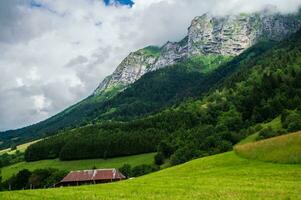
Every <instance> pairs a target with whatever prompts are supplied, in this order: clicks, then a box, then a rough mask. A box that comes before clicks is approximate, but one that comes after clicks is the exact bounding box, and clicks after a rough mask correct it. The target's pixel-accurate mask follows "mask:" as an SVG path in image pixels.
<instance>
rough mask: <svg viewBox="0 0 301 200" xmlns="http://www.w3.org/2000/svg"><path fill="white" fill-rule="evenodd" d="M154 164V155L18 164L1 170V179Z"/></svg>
mask: <svg viewBox="0 0 301 200" xmlns="http://www.w3.org/2000/svg"><path fill="white" fill-rule="evenodd" d="M153 162H154V153H148V154H141V155H135V156H126V157H118V158H111V159H107V160H104V159H91V160H77V161H59V160H58V159H54V160H42V161H37V162H30V163H28V162H20V163H17V164H14V165H10V166H7V167H4V168H2V169H1V173H2V178H3V179H4V180H5V179H7V178H10V177H11V176H12V175H13V174H17V173H18V172H19V171H20V170H22V169H28V170H30V171H33V170H35V169H45V168H49V167H51V168H56V169H60V170H67V171H71V170H80V169H92V168H93V167H94V166H95V167H97V168H120V167H121V166H122V165H124V164H126V163H127V164H130V165H131V166H137V165H142V164H152V163H153Z"/></svg>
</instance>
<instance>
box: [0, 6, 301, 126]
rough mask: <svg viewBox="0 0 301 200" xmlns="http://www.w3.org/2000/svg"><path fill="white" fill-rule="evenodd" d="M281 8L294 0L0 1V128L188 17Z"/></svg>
mask: <svg viewBox="0 0 301 200" xmlns="http://www.w3.org/2000/svg"><path fill="white" fill-rule="evenodd" d="M267 4H273V5H276V6H277V7H278V8H279V10H280V11H281V12H283V13H287V12H293V11H296V10H297V8H298V7H299V6H300V4H301V2H300V0H286V1H283V0H253V1H245V0H210V1H208V0H135V1H134V4H133V5H132V7H130V6H127V5H126V6H123V5H121V4H114V5H112V6H107V5H106V4H105V3H104V2H103V1H101V0H72V2H71V1H67V0H35V1H33V0H4V1H0V52H1V54H0V71H1V77H0V130H6V129H13V128H18V127H22V126H25V125H29V124H32V123H36V122H38V121H40V120H43V119H46V118H48V117H49V116H52V115H54V114H56V113H57V112H59V111H61V110H63V109H65V108H66V107H68V106H70V105H72V104H74V103H76V102H78V101H80V100H81V99H83V98H85V97H87V96H88V95H90V94H91V93H92V92H93V90H94V89H95V88H96V87H97V85H98V84H99V82H100V81H101V80H102V79H103V78H104V77H105V76H107V75H109V74H110V73H112V72H113V70H114V69H115V68H116V66H117V65H118V64H119V63H120V62H121V61H122V59H123V58H124V57H125V56H127V55H128V54H129V53H130V52H131V51H134V50H136V49H139V48H142V47H144V46H147V45H150V44H155V45H163V44H164V43H165V42H166V41H168V40H169V41H179V40H180V39H182V38H183V37H184V36H185V34H186V32H187V27H188V26H189V25H190V22H191V20H192V18H194V17H195V16H198V15H202V14H203V13H205V12H208V11H211V12H213V13H215V14H219V15H221V14H229V13H235V12H236V13H237V12H249V11H257V10H260V9H262V8H264V6H266V5H267Z"/></svg>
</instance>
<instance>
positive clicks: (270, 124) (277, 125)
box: [238, 116, 282, 144]
mask: <svg viewBox="0 0 301 200" xmlns="http://www.w3.org/2000/svg"><path fill="white" fill-rule="evenodd" d="M260 125H261V127H262V128H268V127H271V128H272V129H273V130H280V129H281V128H282V124H281V118H280V116H279V117H276V118H275V119H273V120H272V121H270V122H267V123H262V124H260ZM259 132H260V131H257V132H255V133H253V134H252V135H249V136H247V137H246V138H245V139H243V140H241V141H240V142H239V143H238V144H247V143H250V142H255V141H256V140H257V139H258V136H259Z"/></svg>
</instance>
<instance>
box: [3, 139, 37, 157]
mask: <svg viewBox="0 0 301 200" xmlns="http://www.w3.org/2000/svg"><path fill="white" fill-rule="evenodd" d="M38 141H40V140H35V141H32V142H28V143H25V144H21V145H18V146H17V148H16V149H15V150H11V149H10V148H8V149H3V150H0V155H1V154H4V153H8V154H14V153H16V151H19V152H21V153H23V152H25V150H26V149H27V147H29V146H30V145H32V144H34V143H36V142H38Z"/></svg>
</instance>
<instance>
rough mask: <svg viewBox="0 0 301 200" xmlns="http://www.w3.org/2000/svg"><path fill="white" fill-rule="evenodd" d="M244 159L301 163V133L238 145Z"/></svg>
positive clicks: (236, 150) (237, 151)
mask: <svg viewBox="0 0 301 200" xmlns="http://www.w3.org/2000/svg"><path fill="white" fill-rule="evenodd" d="M234 150H235V152H236V153H237V154H238V155H239V156H242V157H245V158H249V159H256V160H261V161H269V162H276V163H288V164H295V163H301V131H299V132H297V133H291V134H287V135H282V136H278V137H274V138H270V139H266V140H261V141H257V142H253V143H248V144H243V145H236V146H235V147H234Z"/></svg>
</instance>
